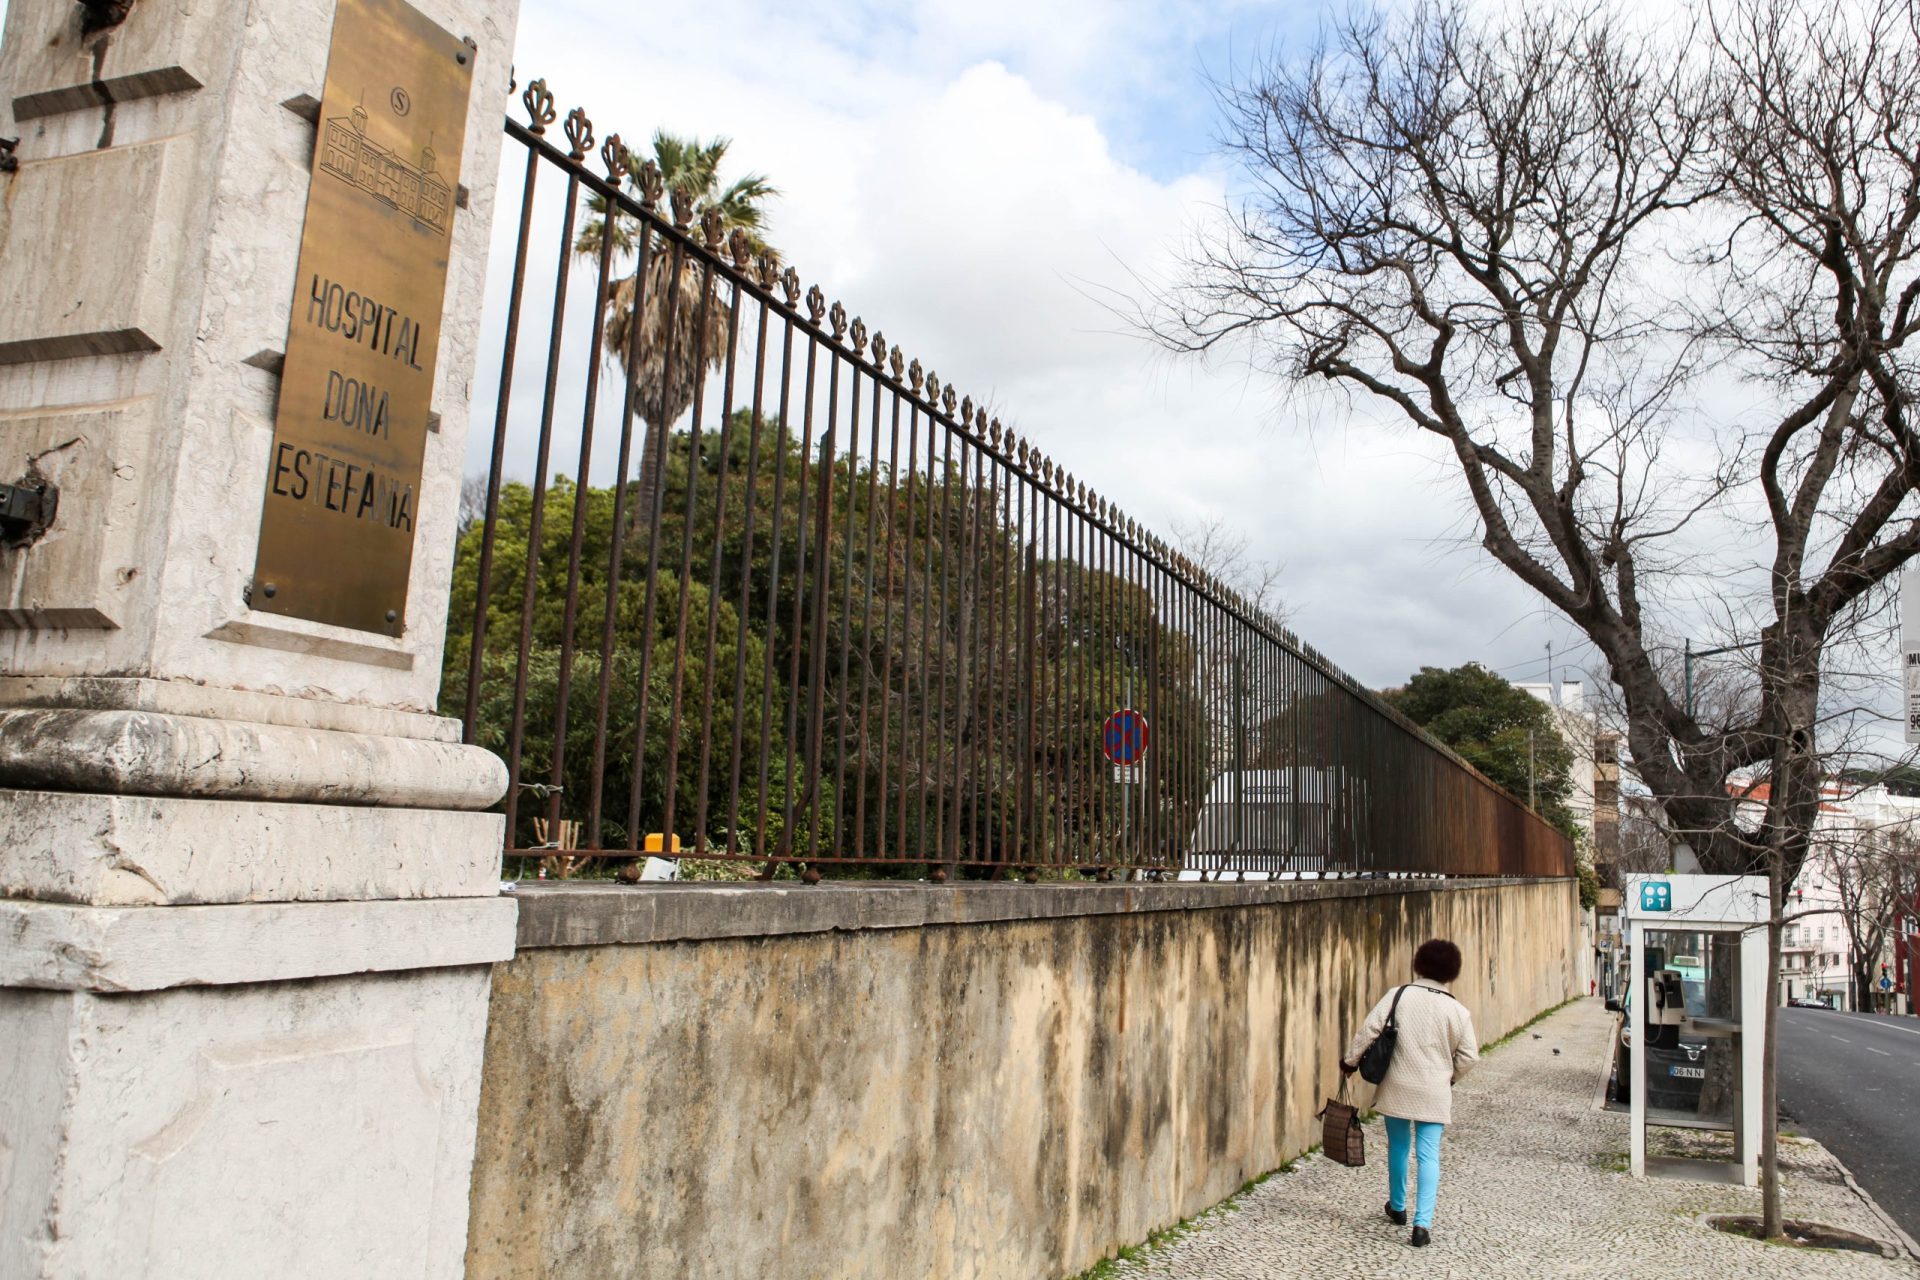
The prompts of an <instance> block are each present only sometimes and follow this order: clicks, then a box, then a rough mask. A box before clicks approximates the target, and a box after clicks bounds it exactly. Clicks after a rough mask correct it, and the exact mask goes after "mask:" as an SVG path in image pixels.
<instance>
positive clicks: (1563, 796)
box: [1382, 662, 1578, 836]
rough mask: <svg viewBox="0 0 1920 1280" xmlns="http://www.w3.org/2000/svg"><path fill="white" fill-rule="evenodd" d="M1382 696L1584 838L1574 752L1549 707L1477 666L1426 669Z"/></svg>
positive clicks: (1556, 823)
mask: <svg viewBox="0 0 1920 1280" xmlns="http://www.w3.org/2000/svg"><path fill="white" fill-rule="evenodd" d="M1382 696H1384V697H1385V699H1386V700H1387V702H1388V703H1389V704H1391V705H1392V706H1393V707H1395V708H1396V709H1397V710H1399V711H1400V713H1401V714H1403V715H1405V716H1406V717H1407V718H1408V719H1409V720H1412V721H1413V722H1414V723H1415V724H1417V725H1419V726H1421V727H1422V728H1424V729H1425V730H1426V731H1427V732H1428V733H1431V734H1432V735H1433V736H1434V737H1436V738H1438V739H1440V741H1442V742H1444V743H1446V744H1447V745H1448V746H1449V747H1452V748H1453V749H1454V750H1455V751H1457V752H1459V753H1460V755H1461V756H1462V757H1463V758H1464V759H1465V760H1466V761H1467V763H1468V764H1471V765H1472V766H1473V767H1474V768H1476V769H1478V770H1479V771H1480V772H1481V773H1484V774H1485V775H1486V776H1487V777H1489V778H1491V779H1492V780H1493V781H1494V782H1496V783H1498V784H1499V785H1501V786H1503V787H1505V788H1506V789H1507V790H1508V791H1511V792H1512V793H1513V794H1514V795H1516V796H1519V797H1521V798H1522V799H1525V798H1527V797H1528V796H1529V795H1531V796H1532V797H1533V798H1534V807H1535V809H1536V810H1537V811H1538V812H1539V814H1540V816H1541V817H1543V818H1545V819H1546V820H1547V821H1549V822H1551V823H1552V824H1553V825H1554V826H1556V827H1558V828H1560V830H1562V831H1564V832H1566V833H1567V835H1569V836H1577V835H1578V828H1577V827H1576V826H1575V824H1574V820H1573V814H1572V812H1571V811H1569V810H1568V808H1567V803H1566V801H1567V797H1568V796H1569V795H1571V794H1572V792H1573V752H1572V751H1571V750H1570V749H1569V748H1568V747H1567V744H1566V741H1565V739H1563V738H1562V737H1561V736H1560V734H1559V731H1558V730H1557V729H1556V728H1555V727H1554V723H1553V713H1552V711H1551V710H1550V709H1549V708H1548V706H1547V704H1546V703H1544V702H1542V701H1540V699H1538V698H1536V697H1534V696H1533V695H1532V694H1530V693H1528V692H1526V691H1525V690H1524V689H1518V688H1515V687H1514V686H1513V685H1511V684H1509V683H1507V682H1506V681H1505V680H1503V679H1501V678H1500V677H1499V676H1497V675H1495V674H1494V673H1493V672H1491V671H1489V670H1487V669H1486V668H1485V667H1483V666H1481V665H1480V664H1479V663H1477V662H1469V663H1466V664H1465V665H1463V666H1458V667H1453V668H1451V669H1449V670H1442V669H1440V668H1438V667H1422V668H1420V671H1419V673H1418V674H1416V675H1415V676H1414V677H1413V678H1412V679H1411V680H1409V681H1407V684H1406V687H1405V688H1403V689H1392V690H1389V691H1388V692H1386V693H1385V694H1384V695H1382Z"/></svg>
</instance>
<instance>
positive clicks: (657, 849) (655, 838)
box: [641, 831, 680, 853]
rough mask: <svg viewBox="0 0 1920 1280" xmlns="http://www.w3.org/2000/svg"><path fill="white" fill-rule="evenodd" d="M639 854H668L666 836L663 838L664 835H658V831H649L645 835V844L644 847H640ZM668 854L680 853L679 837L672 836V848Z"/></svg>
mask: <svg viewBox="0 0 1920 1280" xmlns="http://www.w3.org/2000/svg"><path fill="white" fill-rule="evenodd" d="M641 852H643V853H666V852H669V850H668V849H667V837H666V836H664V835H661V834H660V833H659V832H658V831H650V832H648V833H647V842H646V844H645V845H643V846H641ZM670 852H673V853H679V852H680V837H679V836H674V837H673V848H672V850H671V851H670Z"/></svg>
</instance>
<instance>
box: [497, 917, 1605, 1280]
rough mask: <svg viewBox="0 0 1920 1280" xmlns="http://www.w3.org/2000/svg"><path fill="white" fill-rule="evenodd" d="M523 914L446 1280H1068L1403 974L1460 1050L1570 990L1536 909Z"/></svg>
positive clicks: (1162, 1202) (507, 969)
mask: <svg viewBox="0 0 1920 1280" xmlns="http://www.w3.org/2000/svg"><path fill="white" fill-rule="evenodd" d="M521 897H522V902H521V915H520V920H521V933H520V946H521V948H522V950H521V951H520V953H519V955H518V956H517V957H516V958H515V959H514V960H513V961H511V962H510V963H507V964H504V965H500V966H498V967H497V968H496V969H495V974H494V980H493V999H492V1007H491V1014H490V1020H489V1025H488V1031H487V1050H486V1074H485V1082H484V1087H483V1095H482V1101H481V1121H480V1138H479V1146H478V1151H477V1155H476V1158H475V1163H474V1174H473V1199H472V1208H471V1217H470V1218H469V1223H470V1226H469V1235H468V1247H467V1274H468V1276H469V1277H473V1278H475V1280H479V1278H481V1277H510V1276H513V1277H517V1276H532V1275H540V1276H560V1277H565V1276H580V1277H588V1276H592V1277H599V1276H610V1275H618V1276H660V1277H669V1276H671V1277H681V1276H688V1277H692V1276H700V1277H729V1278H731V1277H740V1278H742V1280H745V1278H747V1277H762V1276H770V1275H779V1276H782V1277H794V1278H799V1277H843V1276H872V1277H889V1278H891V1277H901V1276H915V1277H919V1276H929V1277H1019V1280H1033V1277H1047V1276H1061V1275H1068V1274H1072V1273H1074V1272H1076V1271H1078V1270H1080V1269H1082V1268H1084V1267H1086V1266H1088V1265H1090V1264H1091V1263H1093V1262H1095V1261H1097V1260H1098V1259H1099V1258H1101V1257H1102V1256H1105V1255H1108V1254H1110V1253H1112V1251H1113V1250H1114V1249H1115V1248H1117V1247H1118V1246H1120V1245H1123V1244H1127V1243H1130V1242H1133V1241H1137V1240H1140V1239H1142V1238H1143V1237H1145V1236H1146V1235H1147V1234H1148V1233H1149V1232H1150V1231H1152V1230H1153V1229H1155V1228H1157V1227H1161V1226H1165V1225H1166V1224H1168V1223H1171V1222H1175V1221H1177V1220H1179V1219H1180V1218H1182V1217H1185V1216H1188V1215H1191V1214H1193V1213H1195V1212H1197V1211H1199V1210H1200V1209H1203V1208H1205V1207H1207V1206H1208V1205H1210V1204H1213V1203H1215V1202H1216V1201H1218V1200H1220V1199H1222V1198H1223V1197H1225V1196H1227V1195H1230V1194H1232V1193H1233V1192H1234V1191H1235V1190H1237V1189H1238V1188H1239V1187H1240V1185H1241V1184H1242V1183H1243V1182H1244V1181H1245V1180H1246V1179H1248V1178H1249V1177H1252V1176H1255V1175H1257V1174H1259V1173H1262V1172H1265V1171H1267V1170H1270V1169H1272V1168H1274V1167H1275V1166H1277V1165H1279V1164H1280V1163H1282V1162H1283V1161H1284V1160H1286V1159H1288V1158H1289V1157H1291V1156H1294V1155H1296V1154H1298V1153H1300V1152H1301V1151H1303V1150H1305V1149H1306V1148H1307V1147H1309V1146H1310V1145H1312V1144H1313V1143H1315V1142H1317V1141H1318V1125H1317V1122H1316V1121H1315V1119H1314V1112H1315V1111H1317V1110H1318V1109H1319V1104H1320V1101H1321V1099H1322V1098H1323V1097H1324V1096H1325V1095H1326V1094H1327V1093H1328V1092H1329V1091H1330V1090H1331V1089H1332V1087H1333V1086H1334V1084H1335V1081H1336V1069H1335V1065H1334V1064H1335V1062H1336V1059H1337V1056H1338V1053H1339V1052H1340V1050H1341V1048H1343V1047H1344V1040H1345V1038H1346V1037H1347V1036H1348V1035H1350V1034H1351V1032H1352V1029H1353V1027H1354V1026H1355V1025H1356V1021H1357V1019H1358V1018H1359V1017H1360V1016H1362V1015H1363V1014H1364V1012H1365V1010H1366V1008H1367V1007H1368V1006H1369V1005H1370V1003H1371V1002H1372V1001H1373V1000H1374V999H1375V998H1376V997H1377V996H1378V995H1379V994H1380V993H1381V992H1382V991H1383V990H1385V989H1386V988H1387V987H1388V986H1390V985H1392V984H1393V983H1394V982H1396V981H1400V980H1404V978H1405V977H1406V975H1407V967H1408V964H1409V961H1410V958H1411V956H1412V952H1413V949H1414V948H1415V947H1416V946H1418V945H1419V943H1420V942H1421V941H1423V940H1425V939H1426V938H1428V937H1432V936H1436V935H1438V936H1445V937H1451V938H1453V939H1455V940H1456V941H1457V942H1458V943H1459V944H1460V946H1461V949H1462V950H1463V951H1464V952H1465V954H1466V960H1467V966H1466V970H1465V972H1464V973H1463V974H1462V976H1461V979H1460V981H1459V983H1458V984H1456V991H1457V993H1458V995H1459V996H1460V998H1461V1000H1462V1001H1464V1002H1465V1003H1466V1005H1467V1006H1468V1008H1469V1009H1471V1010H1472V1012H1473V1015H1474V1022H1475V1025H1476V1027H1477V1028H1478V1029H1479V1032H1480V1035H1481V1038H1482V1039H1483V1040H1491V1039H1494V1038H1495V1037H1497V1036H1499V1035H1501V1034H1503V1033H1505V1032H1506V1031H1508V1030H1511V1029H1512V1028H1514V1027H1516V1026H1518V1025H1520V1024H1521V1023H1523V1022H1525V1021H1526V1020H1527V1019H1528V1018H1530V1017H1532V1016H1533V1015H1534V1014H1535V1013H1538V1012H1539V1011H1541V1010H1543V1009H1546V1008H1548V1007H1551V1006H1553V1005H1555V1004H1558V1003H1559V1002H1561V1001H1562V1000H1564V999H1566V998H1567V997H1568V996H1570V995H1572V994H1575V984H1576V982H1577V981H1578V977H1577V974H1578V965H1579V961H1580V957H1579V955H1578V954H1577V952H1576V948H1577V945H1578V944H1577V941H1576V931H1577V928H1578V918H1579V911H1578V902H1577V894H1576V891H1575V888H1574V885H1573V882H1571V881H1566V880H1551V881H1527V882H1491V881H1472V882H1461V881H1455V882H1452V883H1451V884H1448V885H1446V886H1445V887H1441V886H1440V885H1437V884H1435V883H1433V882H1419V881H1405V880H1400V881H1347V882H1334V883H1316V882H1289V883H1282V884H1258V885H1256V884H1244V885H1242V884H1223V885H1195V884H1179V885H1099V886H1096V885H1074V886H1013V885H981V886H954V887H946V888H935V887H927V886H913V887H853V888H841V887H833V886H817V887H814V888H798V887H796V888H794V889H785V890H783V889H777V888H774V887H772V886H761V887H751V888H720V887H711V886H657V887H647V888H640V889H620V888H611V889H591V888H565V889H559V890H545V891H535V892H528V893H523V894H522V895H521Z"/></svg>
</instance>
